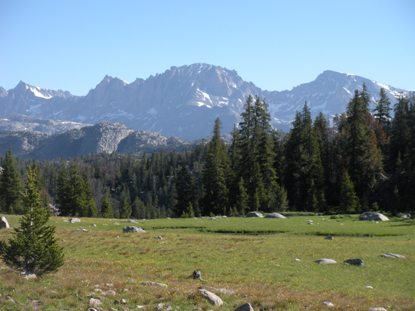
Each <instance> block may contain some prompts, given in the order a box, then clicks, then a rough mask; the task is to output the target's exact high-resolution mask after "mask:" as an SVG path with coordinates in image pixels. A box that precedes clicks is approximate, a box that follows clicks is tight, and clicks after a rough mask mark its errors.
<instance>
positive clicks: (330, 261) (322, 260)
mask: <svg viewBox="0 0 415 311" xmlns="http://www.w3.org/2000/svg"><path fill="white" fill-rule="evenodd" d="M315 263H317V264H319V265H332V264H335V263H337V261H335V260H334V259H331V258H320V259H317V260H316V261H315Z"/></svg>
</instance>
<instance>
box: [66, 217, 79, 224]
mask: <svg viewBox="0 0 415 311" xmlns="http://www.w3.org/2000/svg"><path fill="white" fill-rule="evenodd" d="M69 222H70V223H71V224H76V223H78V222H81V220H80V219H79V218H69Z"/></svg>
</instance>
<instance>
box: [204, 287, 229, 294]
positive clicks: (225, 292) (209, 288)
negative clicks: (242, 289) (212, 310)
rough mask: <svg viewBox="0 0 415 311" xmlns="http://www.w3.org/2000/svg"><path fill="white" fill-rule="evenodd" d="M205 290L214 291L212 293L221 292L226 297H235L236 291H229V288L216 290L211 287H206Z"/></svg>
mask: <svg viewBox="0 0 415 311" xmlns="http://www.w3.org/2000/svg"><path fill="white" fill-rule="evenodd" d="M205 289H207V290H209V291H212V292H219V293H221V294H225V295H234V294H235V291H234V290H233V289H228V288H215V287H210V286H206V287H205Z"/></svg>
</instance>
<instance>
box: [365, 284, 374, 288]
mask: <svg viewBox="0 0 415 311" xmlns="http://www.w3.org/2000/svg"><path fill="white" fill-rule="evenodd" d="M365 287H366V288H367V289H373V286H372V285H366V286H365Z"/></svg>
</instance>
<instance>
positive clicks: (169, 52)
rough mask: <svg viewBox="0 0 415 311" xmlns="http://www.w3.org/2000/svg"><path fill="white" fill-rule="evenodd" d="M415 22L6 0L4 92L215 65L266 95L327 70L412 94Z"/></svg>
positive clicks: (388, 3)
mask: <svg viewBox="0 0 415 311" xmlns="http://www.w3.org/2000/svg"><path fill="white" fill-rule="evenodd" d="M414 17H415V1H413V0H364V1H362V0H336V1H333V0H312V1H310V0H302V1H301V0H290V1H288V0H287V1H278V0H256V1H254V0H238V1H237V0H209V1H207V0H205V1H202V0H152V1H150V0H148V1H140V0H136V1H134V0H132V1H128V0H123V1H116V0H114V1H109V0H108V1H106V0H88V1H85V0H61V1H58V0H37V1H34V0H33V1H29V0H0V86H2V87H4V88H5V89H11V88H13V87H15V86H16V85H17V83H18V82H19V81H20V80H22V81H24V82H26V83H29V84H33V85H37V86H40V87H42V88H48V89H63V90H68V91H70V92H71V93H73V94H75V95H85V94H86V93H87V92H88V91H89V90H90V89H91V88H94V87H95V85H96V84H98V83H99V81H101V80H102V79H103V77H104V76H105V75H111V76H114V77H118V78H120V79H123V80H125V81H127V82H132V81H134V80H135V79H136V78H147V77H149V76H150V75H154V74H157V73H162V72H164V71H165V70H167V69H168V68H170V67H171V66H181V65H188V64H192V63H208V64H213V65H219V66H222V67H226V68H228V69H234V70H236V71H237V72H238V74H239V75H240V76H241V77H242V78H243V79H244V80H246V81H252V82H253V83H255V84H256V85H257V86H259V87H261V88H263V89H267V90H284V89H291V88H293V87H294V86H296V85H299V84H301V83H306V82H309V81H312V80H314V79H315V78H316V77H317V76H318V75H319V74H320V73H321V72H323V71H324V70H327V69H330V70H335V71H339V72H345V73H354V74H357V75H360V76H363V77H366V78H370V79H373V80H377V81H379V82H383V83H387V84H390V85H393V86H395V87H400V88H403V89H407V90H415V18H414Z"/></svg>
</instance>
